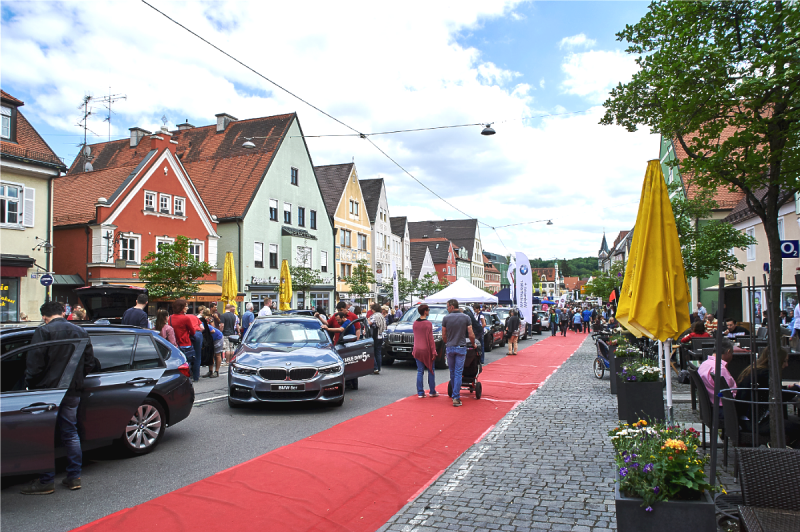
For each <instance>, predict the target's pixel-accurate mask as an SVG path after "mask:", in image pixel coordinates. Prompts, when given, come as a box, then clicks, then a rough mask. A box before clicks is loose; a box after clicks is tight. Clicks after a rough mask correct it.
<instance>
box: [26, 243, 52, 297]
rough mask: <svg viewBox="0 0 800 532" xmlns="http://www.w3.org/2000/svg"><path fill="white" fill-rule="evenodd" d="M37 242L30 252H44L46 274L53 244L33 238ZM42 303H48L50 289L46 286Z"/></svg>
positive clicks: (48, 270)
mask: <svg viewBox="0 0 800 532" xmlns="http://www.w3.org/2000/svg"><path fill="white" fill-rule="evenodd" d="M35 240H36V241H37V242H38V243H37V244H36V245H35V246H34V247H32V248H31V251H44V254H45V257H46V258H45V264H46V265H47V272H46V273H50V254H51V253H52V252H53V248H54V247H55V246H54V245H53V244H51V243H50V242H48V241H47V240H45V239H44V238H39V237H38V236H37V237H36V238H35ZM44 302H45V303H49V302H50V287H49V286H46V287H45V289H44Z"/></svg>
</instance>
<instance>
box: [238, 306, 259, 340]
mask: <svg viewBox="0 0 800 532" xmlns="http://www.w3.org/2000/svg"><path fill="white" fill-rule="evenodd" d="M255 319H256V316H255V314H253V304H252V303H248V304H247V305H245V306H244V314H242V332H241V334H242V339H244V335H245V334H246V333H247V331H248V330H249V329H250V326H251V325H252V324H253V322H254V321H255Z"/></svg>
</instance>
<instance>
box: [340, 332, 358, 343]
mask: <svg viewBox="0 0 800 532" xmlns="http://www.w3.org/2000/svg"><path fill="white" fill-rule="evenodd" d="M355 341H356V335H355V334H348V335H347V336H344V337H342V343H343V344H351V343H353V342H355Z"/></svg>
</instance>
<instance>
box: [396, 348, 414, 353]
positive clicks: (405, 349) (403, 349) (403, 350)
mask: <svg viewBox="0 0 800 532" xmlns="http://www.w3.org/2000/svg"><path fill="white" fill-rule="evenodd" d="M394 350H395V351H402V352H404V353H407V352H409V351H411V348H410V347H395V348H394Z"/></svg>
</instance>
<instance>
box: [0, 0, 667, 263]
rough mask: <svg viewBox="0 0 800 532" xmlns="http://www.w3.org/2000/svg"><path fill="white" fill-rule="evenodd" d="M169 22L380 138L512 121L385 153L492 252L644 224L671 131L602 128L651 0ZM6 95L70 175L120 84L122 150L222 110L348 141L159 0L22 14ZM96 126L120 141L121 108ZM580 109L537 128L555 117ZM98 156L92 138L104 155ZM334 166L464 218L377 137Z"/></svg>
mask: <svg viewBox="0 0 800 532" xmlns="http://www.w3.org/2000/svg"><path fill="white" fill-rule="evenodd" d="M155 5H156V6H157V7H159V8H160V9H163V10H164V11H165V12H166V13H168V14H170V15H171V16H173V17H175V18H176V19H178V20H180V21H181V22H183V23H185V24H186V25H187V26H189V27H191V28H192V29H195V30H196V31H198V32H199V33H201V34H203V35H204V36H205V37H207V38H208V39H210V40H212V41H213V42H215V43H216V44H218V45H219V46H220V47H222V48H224V49H225V50H227V51H229V52H230V53H232V54H233V55H235V56H236V57H238V58H240V59H241V60H242V61H244V62H245V63H247V64H248V65H250V66H252V67H253V68H255V69H256V70H258V71H260V72H262V73H263V74H265V75H267V76H269V77H271V78H273V79H274V80H275V81H277V82H278V83H281V84H283V85H285V86H286V87H287V88H289V89H291V90H293V91H295V92H297V93H298V94H300V95H301V96H303V97H304V98H306V99H308V100H309V101H311V102H313V103H314V104H315V105H318V106H319V107H321V108H323V109H325V110H326V111H328V112H330V113H331V114H334V115H335V116H337V117H338V118H340V119H342V120H343V121H345V122H346V123H348V124H352V125H353V126H354V127H356V128H357V129H359V130H360V131H381V130H386V129H397V128H414V127H421V126H437V125H445V124H460V123H473V122H494V123H495V126H494V127H495V129H496V130H497V135H495V136H493V137H482V136H480V135H479V134H478V133H479V128H469V129H455V130H444V131H438V132H425V133H414V134H404V135H396V136H393V137H376V142H377V143H379V144H380V146H381V148H382V149H384V150H386V151H387V152H388V153H389V154H390V155H392V156H393V157H395V158H396V159H397V160H398V161H399V162H401V163H402V164H403V165H404V166H405V167H406V168H408V169H409V170H410V171H411V172H412V173H413V174H414V175H415V176H416V177H418V178H419V179H420V180H422V181H423V182H425V183H426V184H427V185H429V186H430V187H431V188H433V189H434V190H436V191H437V192H439V193H440V194H441V195H443V196H444V197H446V198H447V199H448V200H449V201H450V202H452V203H454V204H456V205H457V206H458V207H459V209H461V210H463V211H465V212H467V213H469V214H470V215H472V216H476V217H478V218H479V219H481V220H482V221H485V222H486V223H487V224H488V225H489V226H494V227H497V226H501V225H506V224H510V223H516V222H520V221H527V220H539V219H553V222H554V224H553V225H552V226H545V225H544V224H543V223H539V224H532V225H527V226H520V227H517V228H515V229H498V230H497V231H498V232H495V230H493V229H491V228H489V227H486V226H484V228H483V229H482V238H483V240H484V248H485V249H487V250H491V251H495V252H498V253H508V252H512V251H516V250H520V251H524V252H526V253H527V254H528V256H530V257H545V258H547V257H573V256H587V255H593V254H595V253H596V251H597V249H598V247H599V243H600V239H601V237H602V232H603V230H606V231H607V232H608V233H609V234H610V235H611V237H612V238H613V235H615V234H616V232H618V231H620V230H625V229H629V228H630V226H631V225H632V224H633V221H634V220H635V216H636V203H637V200H638V197H639V192H640V188H641V182H642V177H643V175H644V170H645V168H646V161H647V160H648V159H651V158H655V157H657V156H658V136H657V135H650V134H649V133H648V132H647V131H641V132H638V133H635V134H632V133H627V132H625V131H624V130H622V129H621V128H618V127H604V126H599V125H597V122H598V120H599V119H600V117H601V116H602V107H601V104H602V101H603V100H604V99H605V97H606V94H607V91H608V90H609V88H610V87H612V86H614V85H615V84H616V83H617V82H619V81H626V80H628V79H630V76H631V75H632V73H633V71H634V69H635V65H634V64H633V58H631V57H629V56H627V55H626V54H624V53H622V50H623V49H624V44H623V43H619V42H617V41H616V38H615V35H614V34H615V32H617V31H619V30H621V29H622V28H624V26H625V24H626V23H627V24H633V23H635V22H636V21H637V20H638V19H639V18H640V17H641V16H642V15H643V14H644V13H645V12H646V10H647V4H646V3H644V2H525V1H523V2H518V1H515V0H507V1H503V0H499V1H496V2H495V1H489V0H482V1H479V0H475V1H461V2H452V3H443V2H441V3H431V2H429V1H428V2H425V1H419V2H414V1H412V2H407V3H404V4H403V7H402V9H400V8H398V7H396V6H394V7H391V6H388V5H387V6H382V5H380V4H375V3H372V2H344V3H341V4H337V5H336V6H334V5H331V4H330V3H322V2H316V3H315V2H310V3H303V4H300V5H297V4H292V5H279V4H274V5H271V4H270V3H255V2H253V3H248V2H240V1H237V2H213V3H207V2H155ZM0 52H2V56H3V62H2V65H1V66H0V79H2V87H3V89H4V90H6V91H7V92H10V93H11V94H13V95H15V96H16V97H18V98H20V99H22V100H24V101H25V103H26V105H25V107H23V108H22V112H23V113H24V114H25V115H26V117H28V119H29V120H31V121H32V122H33V123H34V125H35V127H36V128H37V129H38V130H39V132H40V133H41V134H42V135H43V136H44V137H45V139H46V140H47V142H48V143H49V144H50V146H51V147H52V148H53V149H54V150H55V151H56V152H57V153H58V155H60V156H62V157H64V158H65V159H66V161H67V162H68V163H69V162H71V160H72V159H73V158H74V157H75V155H76V154H77V153H78V151H79V148H78V144H79V143H80V142H81V141H82V132H81V131H80V129H79V128H78V127H77V126H76V124H77V122H78V121H79V120H80V118H81V115H80V111H79V110H78V106H79V104H80V101H81V98H82V97H83V95H84V94H86V93H90V94H93V95H94V96H95V97H98V98H99V97H102V95H103V94H106V93H108V90H109V86H110V87H111V91H112V92H114V93H124V94H126V95H127V96H128V98H127V100H125V101H120V102H118V103H117V104H115V107H114V109H115V111H116V114H115V115H114V116H113V118H112V138H121V137H125V136H127V135H128V131H127V130H128V128H130V127H134V126H140V127H145V128H146V129H150V130H154V129H157V128H158V127H160V126H161V122H160V118H161V117H162V116H166V117H167V118H168V125H169V126H170V127H174V125H175V124H176V123H180V122H183V121H184V120H188V121H189V122H190V123H192V124H194V125H208V124H210V123H212V122H213V121H214V115H215V114H216V113H220V112H228V113H231V114H233V115H234V116H237V117H239V118H250V117H257V116H266V115H270V114H278V113H283V112H290V111H297V112H298V113H299V117H300V120H301V124H302V126H303V128H304V131H305V132H306V133H307V134H320V133H322V134H331V133H342V132H345V131H346V130H344V128H342V127H341V126H339V125H338V124H336V123H335V122H332V121H331V120H330V119H328V118H326V117H324V116H322V115H321V114H319V113H318V112H316V111H314V110H313V109H310V108H309V107H307V106H305V105H304V104H302V103H300V102H298V101H297V100H294V99H293V98H291V97H289V96H288V95H286V94H285V93H282V92H281V91H279V90H277V89H275V87H273V86H271V85H269V84H268V83H266V82H265V81H263V80H261V79H260V78H258V77H257V76H255V75H254V74H252V73H251V72H248V71H247V70H245V69H243V68H242V67H241V66H239V65H237V64H235V63H234V62H232V61H231V60H230V59H227V58H225V57H223V56H221V55H220V54H219V53H218V52H216V51H214V50H213V49H211V48H209V47H208V46H207V45H205V44H203V43H202V42H200V41H198V40H197V39H196V38H194V37H192V36H190V35H189V34H187V33H186V32H185V31H184V30H182V29H180V28H178V27H177V26H175V25H174V24H172V23H170V22H169V21H167V20H166V19H164V18H163V17H162V16H161V15H159V14H158V13H156V12H154V11H153V10H151V9H150V8H148V7H147V6H145V5H144V4H141V3H139V2H101V1H96V2H63V3H62V2H58V3H55V2H53V3H51V2H3V5H2V35H0ZM93 111H94V113H95V114H94V116H93V117H92V119H91V120H90V128H91V129H92V131H94V132H95V133H98V134H99V135H100V136H96V137H93V138H94V139H95V140H94V141H95V142H98V141H103V140H106V138H107V136H106V135H107V132H108V124H107V123H105V122H103V121H102V118H103V117H104V116H105V110H104V109H103V108H102V107H101V106H100V105H97V104H96V105H95V106H94V109H93ZM571 111H586V112H585V113H581V114H576V115H562V116H551V117H548V118H536V119H527V120H521V118H523V117H531V116H538V115H542V114H556V115H558V114H560V113H564V112H571ZM90 142H91V141H90ZM308 144H309V148H310V150H311V155H312V158H313V160H314V162H315V164H332V163H338V162H347V161H350V160H352V159H353V158H354V159H355V161H356V164H357V167H358V172H359V175H360V176H361V177H362V178H371V177H383V178H385V179H386V181H387V185H388V188H389V202H390V208H391V214H392V215H393V216H397V215H405V216H408V217H409V218H410V219H411V220H424V219H435V218H456V217H462V215H460V214H459V213H458V212H456V211H454V210H453V209H451V208H450V207H448V206H447V205H445V204H443V203H441V202H439V201H438V200H436V199H435V198H433V197H432V196H431V195H430V194H429V193H428V192H426V191H425V190H424V189H423V188H422V187H421V186H420V185H419V184H417V183H415V182H414V181H412V180H411V179H410V178H408V177H407V176H405V175H403V173H402V172H401V171H400V170H399V169H398V168H397V167H395V166H393V165H392V164H391V163H390V162H389V161H387V160H386V159H385V158H383V156H381V155H380V154H379V153H377V152H376V150H374V148H371V147H370V146H369V145H368V144H367V143H365V142H363V141H361V142H359V140H358V139H352V138H344V139H330V138H328V139H309V142H308Z"/></svg>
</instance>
